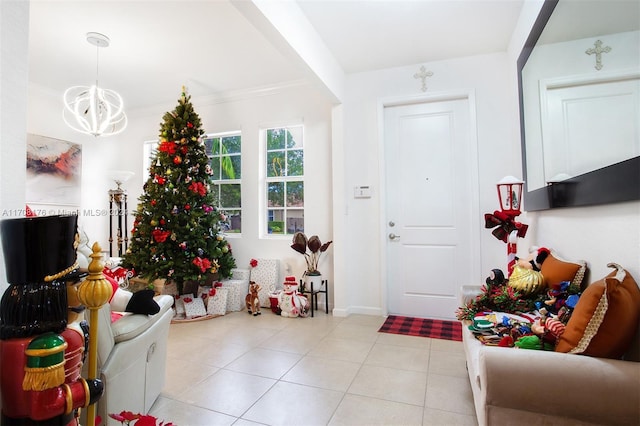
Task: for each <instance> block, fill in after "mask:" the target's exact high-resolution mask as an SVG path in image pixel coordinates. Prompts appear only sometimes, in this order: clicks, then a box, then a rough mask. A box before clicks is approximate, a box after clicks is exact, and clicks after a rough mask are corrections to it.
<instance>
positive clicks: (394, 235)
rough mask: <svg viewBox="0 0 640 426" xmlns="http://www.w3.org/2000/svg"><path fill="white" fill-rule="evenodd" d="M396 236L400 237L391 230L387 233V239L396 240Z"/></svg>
mask: <svg viewBox="0 0 640 426" xmlns="http://www.w3.org/2000/svg"><path fill="white" fill-rule="evenodd" d="M398 238H400V235H396V234H394V233H393V232H392V233H390V234H389V239H390V240H392V241H393V240H397V239H398Z"/></svg>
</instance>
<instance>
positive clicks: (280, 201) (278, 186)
mask: <svg viewBox="0 0 640 426" xmlns="http://www.w3.org/2000/svg"><path fill="white" fill-rule="evenodd" d="M267 192H268V193H267V199H268V200H269V201H268V206H269V207H284V182H270V183H269V184H268V186H267Z"/></svg>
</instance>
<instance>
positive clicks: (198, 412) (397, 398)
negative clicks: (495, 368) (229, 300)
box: [150, 308, 477, 426]
mask: <svg viewBox="0 0 640 426" xmlns="http://www.w3.org/2000/svg"><path fill="white" fill-rule="evenodd" d="M383 322H384V318H383V317H372V316H365V315H352V316H349V317H347V318H339V317H333V316H332V315H330V314H329V315H325V314H324V312H319V313H318V311H316V316H315V317H314V318H283V317H280V316H278V315H275V314H273V313H272V312H271V311H270V310H268V309H265V308H263V313H262V315H260V316H257V317H253V316H251V315H248V314H247V312H246V311H242V312H234V313H230V314H227V315H225V316H222V317H218V318H214V319H211V320H207V321H199V322H192V323H186V324H185V323H183V324H172V325H171V328H170V331H169V348H168V354H167V372H166V384H165V387H164V390H163V392H162V394H161V395H160V397H159V398H158V400H157V401H156V402H155V404H154V405H153V407H152V408H151V412H150V414H152V415H154V416H157V417H158V418H160V419H164V420H165V421H167V422H168V421H171V422H174V424H177V425H179V426H192V425H193V426H195V425H203V426H204V425H206V426H210V425H257V424H265V425H305V426H306V425H475V424H477V422H476V418H475V414H474V409H473V400H472V394H471V388H470V386H469V379H468V376H467V372H466V368H465V359H464V352H463V349H462V343H460V342H452V341H447V340H437V339H428V338H422V337H411V336H399V335H392V334H385V333H378V332H377V330H378V329H379V328H380V326H381V325H382V323H383Z"/></svg>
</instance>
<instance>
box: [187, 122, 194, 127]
mask: <svg viewBox="0 0 640 426" xmlns="http://www.w3.org/2000/svg"><path fill="white" fill-rule="evenodd" d="M187 127H188V128H190V129H192V128H193V124H191V122H190V121H187Z"/></svg>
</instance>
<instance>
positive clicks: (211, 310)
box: [198, 287, 229, 316]
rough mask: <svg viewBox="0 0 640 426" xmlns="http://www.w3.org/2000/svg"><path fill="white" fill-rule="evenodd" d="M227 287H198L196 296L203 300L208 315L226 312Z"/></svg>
mask: <svg viewBox="0 0 640 426" xmlns="http://www.w3.org/2000/svg"><path fill="white" fill-rule="evenodd" d="M228 295H229V289H228V288H224V287H216V288H212V287H200V288H199V291H198V296H199V297H200V298H201V299H202V300H204V305H205V306H206V307H207V314H208V315H216V316H218V315H224V314H226V313H227V297H228Z"/></svg>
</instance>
